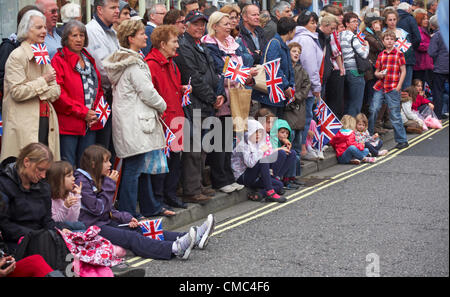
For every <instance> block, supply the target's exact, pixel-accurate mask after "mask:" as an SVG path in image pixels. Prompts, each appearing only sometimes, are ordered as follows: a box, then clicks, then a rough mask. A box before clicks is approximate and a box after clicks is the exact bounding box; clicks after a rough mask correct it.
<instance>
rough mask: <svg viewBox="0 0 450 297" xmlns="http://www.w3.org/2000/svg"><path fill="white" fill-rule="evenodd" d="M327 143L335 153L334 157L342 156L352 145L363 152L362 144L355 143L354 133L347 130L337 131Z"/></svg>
mask: <svg viewBox="0 0 450 297" xmlns="http://www.w3.org/2000/svg"><path fill="white" fill-rule="evenodd" d="M329 143H330V145H331V146H332V147H333V148H334V150H335V151H336V157H340V156H342V154H343V153H344V152H345V151H346V150H347V149H348V148H349V147H350V146H352V145H354V146H356V147H357V148H358V149H359V150H360V151H363V150H364V143H358V142H356V137H355V131H353V130H349V129H341V130H339V132H338V133H336V135H335V136H334V137H333V138H331V141H330V142H329Z"/></svg>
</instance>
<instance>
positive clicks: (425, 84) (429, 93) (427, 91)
mask: <svg viewBox="0 0 450 297" xmlns="http://www.w3.org/2000/svg"><path fill="white" fill-rule="evenodd" d="M423 90H424V91H425V93H426V94H427V95H428V96H430V97H431V96H433V93H431V88H430V85H429V84H428V83H427V82H425V83H424V84H423Z"/></svg>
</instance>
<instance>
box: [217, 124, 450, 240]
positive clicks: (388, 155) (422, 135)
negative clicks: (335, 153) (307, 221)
mask: <svg viewBox="0 0 450 297" xmlns="http://www.w3.org/2000/svg"><path fill="white" fill-rule="evenodd" d="M447 126H448V122H447V123H446V124H445V127H444V126H443V127H442V129H444V128H446V127H447ZM440 130H441V129H439V130H431V129H430V130H428V131H427V132H425V133H423V134H421V135H419V136H417V137H415V138H414V139H411V141H410V142H409V144H410V147H411V146H413V144H414V143H416V142H418V141H420V140H422V139H425V138H427V137H428V136H430V134H431V133H433V134H434V133H436V132H437V131H440ZM397 151H398V149H396V148H394V149H392V150H390V151H389V153H388V154H387V155H386V156H383V157H381V158H379V159H378V160H379V161H378V162H377V163H375V164H379V163H380V162H381V161H382V160H384V159H386V158H387V157H389V159H388V160H390V159H391V156H393V153H396V152H397ZM395 156H396V155H395ZM384 162H386V161H383V163H384ZM369 165H370V164H369V163H364V164H361V165H359V166H357V167H354V168H352V169H349V170H346V171H344V172H341V173H339V174H337V175H335V176H333V177H331V178H330V179H328V180H324V181H322V182H320V183H318V184H316V185H314V187H311V188H305V189H302V190H300V191H298V192H295V193H292V194H290V195H289V196H287V197H286V199H287V200H290V199H292V198H294V197H298V196H299V195H300V194H303V193H305V192H308V191H313V190H314V189H317V188H318V187H321V186H322V185H324V184H327V183H329V182H331V181H333V180H336V179H339V178H340V177H341V176H343V175H346V174H349V173H351V172H353V171H358V172H360V171H361V170H362V169H364V168H365V167H368V166H369ZM277 204H278V203H277V202H272V203H269V204H268V205H266V206H262V207H259V208H258V209H255V210H253V211H251V212H248V213H245V214H242V215H240V216H238V217H236V218H233V219H231V220H229V221H226V222H224V223H222V224H219V225H217V226H216V227H215V230H216V231H217V230H218V229H221V228H223V227H225V226H227V225H230V224H232V223H234V222H236V221H240V220H242V219H244V218H246V217H250V216H253V215H254V214H256V213H258V212H261V211H262V210H264V209H267V208H271V207H273V206H275V205H277Z"/></svg>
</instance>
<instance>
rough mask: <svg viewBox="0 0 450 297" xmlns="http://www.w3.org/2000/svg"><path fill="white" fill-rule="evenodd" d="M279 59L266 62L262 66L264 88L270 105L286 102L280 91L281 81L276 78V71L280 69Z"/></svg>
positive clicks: (279, 78)
mask: <svg viewBox="0 0 450 297" xmlns="http://www.w3.org/2000/svg"><path fill="white" fill-rule="evenodd" d="M280 60H281V59H280V58H278V59H276V60H273V61H270V62H267V63H265V64H264V68H265V69H266V86H267V88H268V91H269V99H270V101H271V102H272V103H280V102H281V101H284V100H286V97H285V96H284V92H283V90H282V89H281V85H282V84H283V79H282V78H281V77H278V70H279V69H280Z"/></svg>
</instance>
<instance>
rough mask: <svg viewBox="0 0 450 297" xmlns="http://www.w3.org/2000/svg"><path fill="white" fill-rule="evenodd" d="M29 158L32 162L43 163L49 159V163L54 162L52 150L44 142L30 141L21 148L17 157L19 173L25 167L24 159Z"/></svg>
mask: <svg viewBox="0 0 450 297" xmlns="http://www.w3.org/2000/svg"><path fill="white" fill-rule="evenodd" d="M25 158H27V159H28V160H30V162H32V163H37V164H39V163H41V162H44V161H47V162H49V163H52V162H53V153H52V151H51V150H50V149H49V148H48V146H46V145H45V144H42V143H38V142H36V143H30V144H29V145H27V146H25V147H24V148H23V149H21V150H20V153H19V156H18V157H17V161H16V166H17V170H18V171H19V173H20V172H21V171H22V170H23V169H24V164H23V163H24V160H25Z"/></svg>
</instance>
